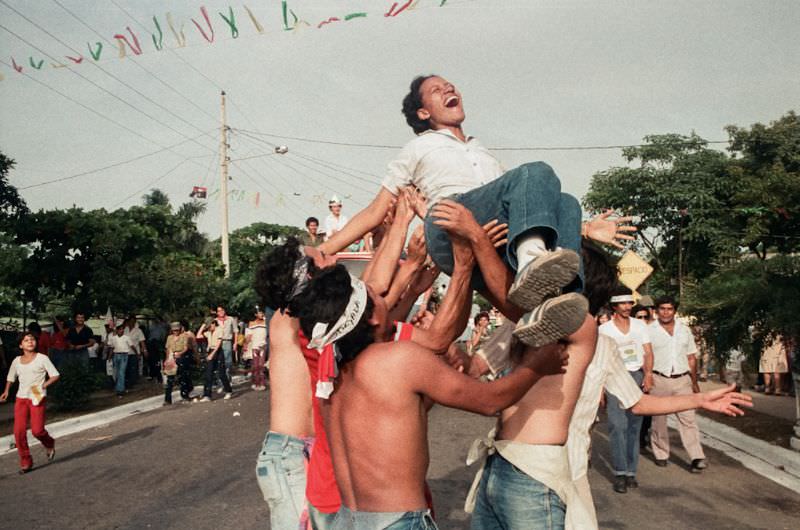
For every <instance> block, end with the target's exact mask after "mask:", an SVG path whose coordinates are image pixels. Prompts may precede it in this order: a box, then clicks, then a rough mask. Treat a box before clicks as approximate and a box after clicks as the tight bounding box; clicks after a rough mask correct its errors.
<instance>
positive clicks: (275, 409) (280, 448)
mask: <svg viewBox="0 0 800 530" xmlns="http://www.w3.org/2000/svg"><path fill="white" fill-rule="evenodd" d="M301 249H303V247H301V246H300V244H299V242H298V241H297V240H290V241H289V242H288V243H287V244H286V245H284V246H281V247H278V248H276V249H275V250H274V251H273V252H271V253H270V254H269V255H267V256H266V257H265V258H264V259H263V260H262V262H261V263H260V264H259V269H258V272H257V274H256V291H257V292H258V294H259V295H260V297H261V299H262V303H263V304H264V305H265V307H271V308H274V309H275V314H274V315H273V317H272V320H270V325H269V343H270V370H269V372H270V374H269V375H270V378H269V379H270V401H269V414H270V418H269V427H270V430H269V432H267V435H266V437H265V438H264V443H263V446H262V449H261V451H260V452H259V455H258V459H257V463H256V477H257V479H258V485H259V487H260V488H261V491H262V493H263V495H264V500H266V501H267V504H268V505H269V509H270V528H273V529H275V530H284V529H286V530H297V528H298V526H299V524H300V519H301V516H302V515H303V509H304V506H305V504H306V500H305V499H306V471H305V461H306V456H307V448H308V445H310V443H311V442H312V441H313V436H314V427H313V423H312V415H311V404H312V403H311V399H312V398H311V393H310V392H309V386H308V385H309V383H308V381H309V373H308V366H307V365H306V361H305V359H304V357H303V353H302V351H301V350H300V345H299V343H298V340H297V334H298V331H299V325H298V322H297V320H296V319H293V318H291V317H290V316H288V315H287V314H286V313H285V311H284V310H285V308H286V306H287V305H288V303H289V300H290V299H291V297H292V295H293V294H296V293H295V292H294V291H295V290H296V288H297V280H296V278H294V277H293V275H294V270H293V269H292V268H289V269H286V267H284V263H286V262H287V261H288V262H289V263H292V264H294V263H295V262H296V261H297V258H298V255H299V254H301V253H303V254H304V255H305V256H308V258H309V260H307V261H306V262H305V264H306V267H307V268H308V267H313V268H320V269H321V268H324V267H327V266H330V265H333V264H334V263H335V261H336V260H335V258H330V257H326V256H323V255H322V254H320V253H319V252H317V251H315V250H314V249H313V247H305V248H304V249H303V250H301ZM307 268H306V270H305V271H304V273H307Z"/></svg>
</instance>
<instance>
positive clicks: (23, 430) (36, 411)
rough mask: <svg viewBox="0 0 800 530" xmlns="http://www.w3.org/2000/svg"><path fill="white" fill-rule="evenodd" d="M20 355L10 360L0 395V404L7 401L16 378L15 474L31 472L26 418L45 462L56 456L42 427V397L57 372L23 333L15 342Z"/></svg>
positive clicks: (54, 449) (43, 408)
mask: <svg viewBox="0 0 800 530" xmlns="http://www.w3.org/2000/svg"><path fill="white" fill-rule="evenodd" d="M19 347H20V349H21V350H22V355H21V356H19V357H17V358H16V359H14V361H13V362H12V363H11V368H10V369H9V370H8V377H7V378H6V389H5V390H4V391H3V393H2V394H0V402H5V401H6V400H7V399H8V391H9V389H10V388H11V385H12V384H13V383H14V381H16V380H17V379H19V389H18V390H17V399H16V402H15V403H14V440H15V442H16V444H17V452H19V460H20V470H19V473H20V474H23V473H27V472H28V471H30V470H31V469H33V458H31V450H30V448H29V447H28V434H27V430H28V418H29V417H30V420H31V433H32V434H33V435H34V436H35V437H36V438H37V439H38V440H39V441H40V442H41V443H42V445H43V446H44V447H45V448H46V449H47V459H48V460H52V459H53V458H54V457H55V455H56V447H55V440H53V438H51V437H50V435H49V434H47V431H46V430H45V428H44V412H45V396H46V395H47V387H48V386H50V385H52V384H53V383H55V382H56V381H58V370H56V367H55V366H53V363H52V362H50V358H49V357H47V355H44V354H42V353H37V352H36V337H35V336H34V335H33V333H25V334H23V335H22V337H21V338H20V341H19Z"/></svg>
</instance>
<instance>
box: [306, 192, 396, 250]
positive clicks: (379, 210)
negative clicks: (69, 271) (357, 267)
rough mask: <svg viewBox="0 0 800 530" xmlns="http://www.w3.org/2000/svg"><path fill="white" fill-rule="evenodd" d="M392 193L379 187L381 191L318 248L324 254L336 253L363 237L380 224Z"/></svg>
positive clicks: (390, 200)
mask: <svg viewBox="0 0 800 530" xmlns="http://www.w3.org/2000/svg"><path fill="white" fill-rule="evenodd" d="M393 198H394V195H393V194H392V192H390V191H389V190H388V189H386V188H384V187H381V191H380V192H379V193H378V195H377V196H376V197H375V198H374V199H373V200H372V202H371V203H370V204H369V206H367V207H366V208H364V209H363V210H361V211H360V212H358V213H357V214H356V215H355V216H354V217H353V218H352V219H350V221H349V222H348V223H347V224H346V225H344V228H342V229H341V230H340V231H338V232H336V233H335V234H334V235H333V237H331V238H330V239H329V240H327V241H325V242H324V243H322V244H321V245H320V246H319V247H318V248H319V249H320V251H322V252H324V253H325V254H336V253H337V252H339V251H340V250H342V249H343V248H345V247H346V246H347V245H349V244H351V243H352V242H353V241H356V240H357V239H360V238H362V237H364V234H366V233H367V232H369V231H370V230H373V229H374V228H375V227H376V226H378V225H379V224H381V221H383V217H384V216H385V215H386V210H388V209H389V205H390V204H391V202H392V199H393Z"/></svg>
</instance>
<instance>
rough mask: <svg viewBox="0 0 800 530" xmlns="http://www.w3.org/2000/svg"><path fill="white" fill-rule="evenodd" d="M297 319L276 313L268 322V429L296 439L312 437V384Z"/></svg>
mask: <svg viewBox="0 0 800 530" xmlns="http://www.w3.org/2000/svg"><path fill="white" fill-rule="evenodd" d="M298 329H299V325H298V323H297V320H296V319H293V318H291V317H289V316H288V315H284V314H281V313H280V312H276V313H275V315H274V316H273V317H272V319H271V320H270V323H269V352H270V353H269V386H270V401H269V428H270V430H271V431H274V432H279V433H281V434H289V435H292V436H296V437H298V438H299V437H303V436H311V435H313V434H314V426H313V423H312V416H311V383H310V379H309V374H308V365H307V364H306V361H305V359H304V358H303V352H302V351H301V350H300V340H299V338H298V334H297V332H298Z"/></svg>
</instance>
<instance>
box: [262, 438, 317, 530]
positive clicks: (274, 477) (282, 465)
mask: <svg viewBox="0 0 800 530" xmlns="http://www.w3.org/2000/svg"><path fill="white" fill-rule="evenodd" d="M304 449H305V443H304V442H303V440H301V439H299V438H296V437H294V436H289V435H288V434H280V433H276V432H268V433H267V436H266V437H265V438H264V445H263V446H262V448H261V452H259V453H258V459H257V460H256V479H257V480H258V487H259V488H261V493H262V494H263V495H264V500H265V501H267V504H268V505H269V522H270V528H273V529H275V530H297V529H298V527H299V525H300V514H301V513H302V512H303V505H304V503H305V498H306V471H305V456H304Z"/></svg>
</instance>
